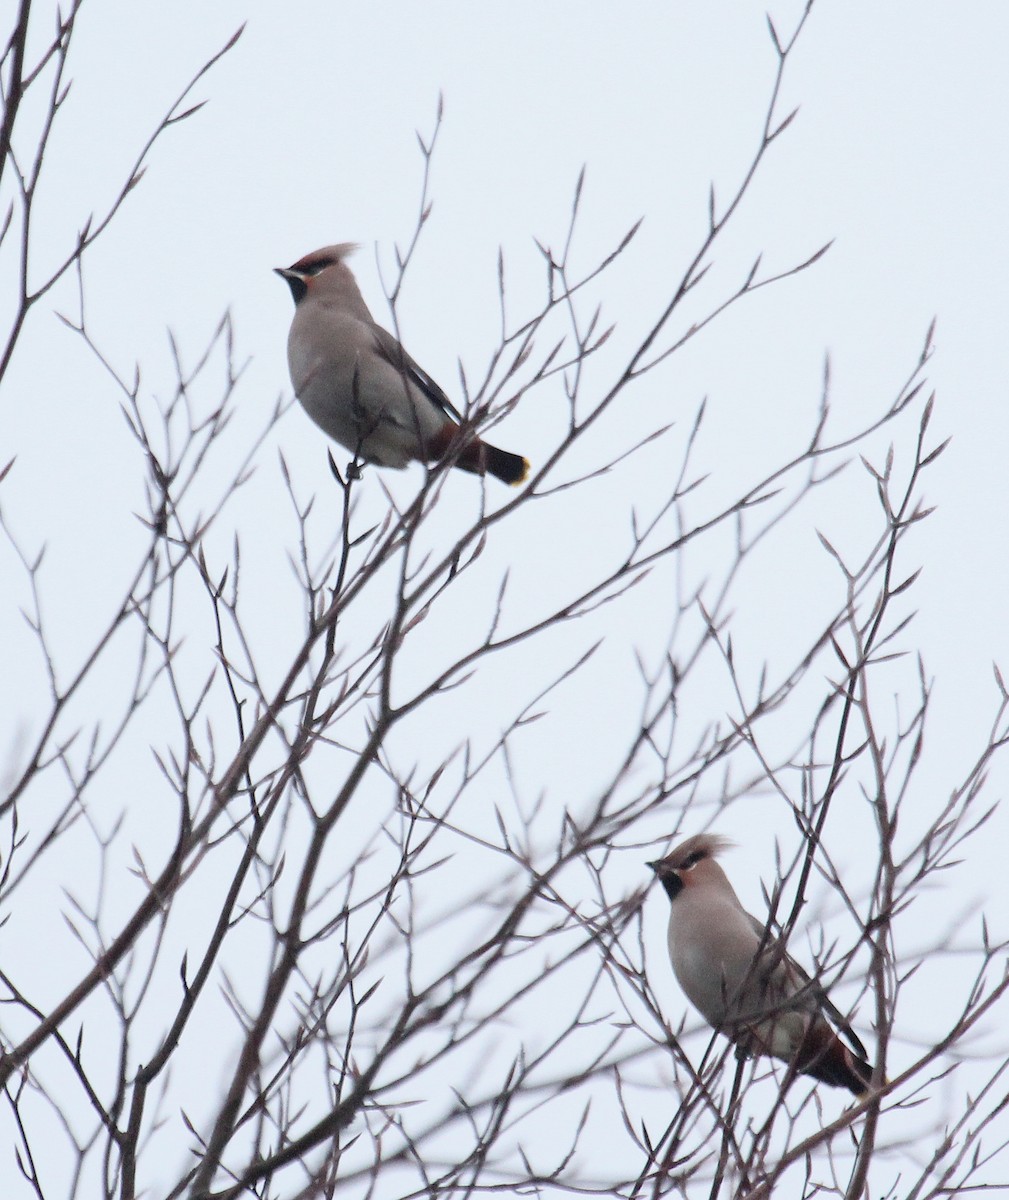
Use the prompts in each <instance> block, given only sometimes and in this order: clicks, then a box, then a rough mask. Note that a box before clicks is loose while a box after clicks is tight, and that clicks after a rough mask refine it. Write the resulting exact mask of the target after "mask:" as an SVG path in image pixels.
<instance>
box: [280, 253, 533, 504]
mask: <svg viewBox="0 0 1009 1200" xmlns="http://www.w3.org/2000/svg"><path fill="white" fill-rule="evenodd" d="M356 249H357V247H356V246H355V245H353V244H352V243H349V242H346V243H344V244H343V245H340V246H326V247H324V248H323V249H322V250H316V251H314V252H313V253H312V254H306V255H305V257H304V258H301V259H299V260H298V261H297V262H296V263H295V264H294V265H293V266H291V267H278V268H277V269H276V270H277V274H278V275H280V276H281V277H282V278H284V279H286V280H287V283H288V285H289V287H290V289H291V293H292V295H293V296H294V304H295V309H294V321H293V323H292V324H291V333H290V336H289V337H288V340H287V361H288V365H289V367H290V370H291V382H292V383H293V385H294V391H295V393H296V395H297V397H298V399H299V400H300V401H301V403H302V404H303V405H304V406H305V411H306V412H307V413H308V415H309V416H310V417H311V418H312V420H313V421H315V423H316V424H317V425H319V426H320V427H321V428H322V429H323V430H324V431H325V432H326V433H328V434H329V436H330V437H331V438H333V439H334V440H335V441H337V442H339V443H340V445H341V446H345V447H346V448H347V449H348V450H349V451H351V453H352V454H354V455H355V456H356V457H358V458H361V459H363V460H364V461H365V462H371V463H377V464H378V465H379V466H383V467H405V466H406V464H407V463H408V462H414V461H420V462H434V461H436V460H437V459H440V458H442V457H444V456H445V455H446V454H455V455H457V456H458V457H457V458H456V459H455V466H457V467H461V468H462V469H463V470H464V471H472V472H474V474H477V475H483V474H484V473H485V472H487V471H489V472H490V473H491V475H494V476H496V477H497V478H498V479H501V480H503V481H504V482H505V483H512V484H518V483H521V482H522V481H523V480H524V479H525V477H526V475H527V474H528V471H529V463H528V462H527V461H526V460H525V459H524V458H522V457H521V456H520V455H518V454H510V453H509V452H508V451H507V450H498V449H497V447H496V446H490V445H488V444H487V443H486V442H483V441H481V440H480V439H479V438H478V437H477V436H476V435H475V434H472V433H460V425H461V423H462V418H461V417H460V416H459V413H458V412H457V411H456V410H455V409H454V408H453V407H452V404H451V403H450V401H449V399H448V397H447V396H446V395H445V393H444V392H443V391H442V390H441V388H440V387H439V386H438V385H437V384H436V383H435V382H434V380H433V379H432V378H431V377H430V376H429V375H428V374H427V373H426V372H425V371H423V370H422V369H421V368H420V367H419V366H418V365H417V364H416V363H415V362H414V361H413V359H412V358H411V357H410V355H409V354H407V352H406V351H405V350H404V349H403V347H402V346H401V345H400V344H399V342H397V341H396V339H395V338H394V337H393V336H392V334H391V333H389V332H387V331H386V330H385V329H382V327H381V326H379V325H376V324H375V322H374V320H373V319H372V315H371V313H370V312H369V311H368V306H367V305H366V304H365V302H364V299H363V297H362V296H361V293H360V291H359V290H358V287H357V284H356V282H355V281H354V276H353V275H352V274H351V272H350V268H349V267H348V266H347V265H346V264H345V263H344V261H343V260H344V259H345V258H346V257H347V256H348V255H349V254H351V253H352V252H353V251H354V250H356Z"/></svg>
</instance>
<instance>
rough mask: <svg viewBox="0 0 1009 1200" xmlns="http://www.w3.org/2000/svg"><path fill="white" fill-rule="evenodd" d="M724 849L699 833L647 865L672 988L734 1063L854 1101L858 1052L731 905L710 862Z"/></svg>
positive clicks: (867, 1070)
mask: <svg viewBox="0 0 1009 1200" xmlns="http://www.w3.org/2000/svg"><path fill="white" fill-rule="evenodd" d="M732 845H733V843H732V842H731V841H729V840H728V839H727V838H725V837H722V836H720V835H719V834H712V833H700V834H697V835H695V836H694V837H690V838H687V840H686V841H685V842H683V843H682V844H681V845H679V846H677V847H676V849H675V850H673V851H672V853H670V854H668V855H667V856H666V857H665V858H662V859H660V860H659V861H658V862H651V863H648V864H647V865H648V866H649V867H651V869H652V870H653V871H654V872H655V875H656V877H657V878H658V880H659V882H660V883H661V884H662V886H663V888H664V889H665V891H666V894H667V895H668V897H669V900H670V904H671V911H670V914H669V958H670V961H671V962H672V965H673V973H674V974H675V975H676V978H677V981H678V982H679V985H680V987H681V988H682V989H683V991H684V992H685V993H686V995H687V998H688V999H689V1000H690V1002H691V1003H692V1004H693V1005H694V1007H695V1008H696V1009H697V1010H698V1011H699V1012H700V1014H701V1015H702V1016H703V1017H704V1019H705V1020H706V1021H707V1022H708V1024H709V1025H711V1026H712V1027H713V1028H715V1029H717V1030H719V1031H720V1032H721V1033H724V1034H726V1035H727V1036H728V1037H729V1038H730V1039H731V1040H732V1041H733V1042H735V1044H736V1046H737V1048H738V1050H739V1052H740V1053H741V1054H742V1055H743V1056H744V1057H751V1056H753V1055H756V1054H769V1055H772V1056H773V1057H775V1058H778V1059H781V1060H782V1061H784V1062H786V1063H789V1064H790V1068H791V1070H793V1071H798V1072H800V1073H801V1074H805V1075H811V1076H812V1077H813V1078H814V1079H817V1080H819V1081H820V1082H822V1083H827V1084H830V1085H832V1086H834V1087H844V1088H848V1090H849V1091H851V1092H852V1093H853V1094H854V1095H856V1096H862V1095H864V1094H865V1093H866V1092H867V1091H868V1090H869V1087H870V1084H871V1082H872V1067H871V1065H870V1064H869V1062H868V1057H867V1055H866V1051H865V1047H864V1046H863V1045H862V1043H861V1042H860V1041H859V1039H858V1037H857V1036H856V1035H855V1033H854V1031H853V1030H852V1028H851V1026H850V1024H849V1023H848V1021H847V1020H846V1019H845V1017H844V1015H843V1013H841V1012H840V1011H839V1010H838V1009H837V1008H836V1007H835V1005H833V1004H832V1003H831V1001H830V999H829V998H828V996H827V994H826V992H825V991H824V990H823V988H822V987H821V985H820V984H819V983H818V982H817V980H815V979H811V978H810V976H809V975H808V974H807V973H806V972H805V971H804V970H803V969H802V967H800V966H799V964H798V963H797V962H796V961H795V960H794V959H793V958H792V957H791V956H790V955H789V954H787V953H785V952H784V951H783V949H782V948H781V946H780V944H779V943H778V942H777V941H776V939H775V938H774V937H773V935H769V934H768V932H767V930H766V928H765V926H764V925H763V924H762V923H761V922H760V921H758V920H757V919H756V918H755V917H752V916H750V914H749V913H748V912H747V911H746V910H745V909H744V908H743V906H742V904H741V903H740V902H739V897H738V896H737V895H736V893H735V891H734V890H733V887H732V884H731V883H729V880H728V878H727V877H726V874H725V872H724V871H723V870H722V868H721V867H720V866H719V865H718V863H717V862H716V861H715V859H716V856H717V855H719V854H721V853H722V852H723V851H724V850H727V849H729V848H730V847H731V846H732ZM842 1037H843V1038H844V1039H846V1040H847V1042H848V1045H845V1044H844V1041H842Z"/></svg>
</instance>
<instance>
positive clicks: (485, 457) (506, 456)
mask: <svg viewBox="0 0 1009 1200" xmlns="http://www.w3.org/2000/svg"><path fill="white" fill-rule="evenodd" d="M455 465H456V466H457V467H460V468H461V469H462V470H463V471H472V473H473V474H474V475H493V476H494V478H495V479H500V480H501V482H502V483H510V484H511V485H512V487H517V486H518V485H519V484H520V483H524V482H525V479H526V477H527V476H528V474H529V460H528V459H527V458H523V457H522V455H521V454H512V452H511V451H510V450H499V449H498V448H497V446H492V445H490V443H489V442H481V441H480V440H479V439H474V440H473V441H471V442H468V443H467V444H466V445H465V446H464V447H463V449H462V450H461V452H460V453H459V457H458V459H457V460H456V464H455Z"/></svg>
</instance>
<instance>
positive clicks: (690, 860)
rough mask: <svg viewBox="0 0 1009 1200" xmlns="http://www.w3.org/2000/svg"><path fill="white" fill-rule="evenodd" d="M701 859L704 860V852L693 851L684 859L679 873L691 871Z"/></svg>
mask: <svg viewBox="0 0 1009 1200" xmlns="http://www.w3.org/2000/svg"><path fill="white" fill-rule="evenodd" d="M702 858H704V851H703V850H695V851H694V852H693V854H688V855H687V857H686V859H684V862H683V866H682V867H681V868H680V870H681V871H691V870H693V868H694V867H696V866H697V864H698V863H699V862H700V861H701V859H702Z"/></svg>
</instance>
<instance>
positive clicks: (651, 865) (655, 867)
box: [645, 862, 662, 875]
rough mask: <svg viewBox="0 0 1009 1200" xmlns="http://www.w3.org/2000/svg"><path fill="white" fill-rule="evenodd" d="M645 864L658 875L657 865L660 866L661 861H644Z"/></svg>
mask: <svg viewBox="0 0 1009 1200" xmlns="http://www.w3.org/2000/svg"><path fill="white" fill-rule="evenodd" d="M645 866H646V867H651V869H652V870H653V871H654V872H655V874H656V875H658V873H659V867H661V866H662V864H661V863H657V862H650V863H645Z"/></svg>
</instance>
